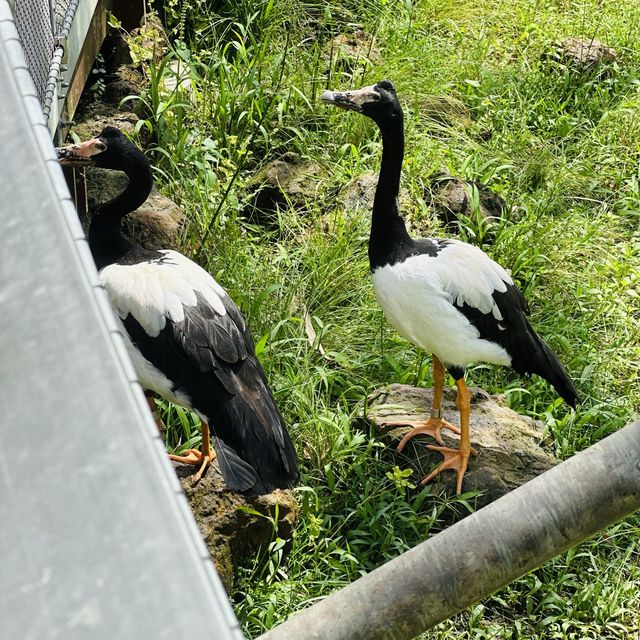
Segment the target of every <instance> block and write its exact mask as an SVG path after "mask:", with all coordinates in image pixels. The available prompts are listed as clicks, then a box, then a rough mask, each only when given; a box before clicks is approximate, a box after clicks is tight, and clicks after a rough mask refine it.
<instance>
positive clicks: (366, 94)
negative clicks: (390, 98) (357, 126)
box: [320, 86, 380, 111]
mask: <svg viewBox="0 0 640 640" xmlns="http://www.w3.org/2000/svg"><path fill="white" fill-rule="evenodd" d="M320 100H321V101H322V102H324V103H325V104H333V105H335V106H336V107H340V108H342V109H347V110H348V111H362V107H363V106H364V105H365V104H366V103H368V102H378V101H379V100H380V94H379V93H378V92H377V91H376V90H375V89H374V88H373V86H370V87H363V88H362V89H357V90H354V91H325V92H323V94H322V95H321V96H320Z"/></svg>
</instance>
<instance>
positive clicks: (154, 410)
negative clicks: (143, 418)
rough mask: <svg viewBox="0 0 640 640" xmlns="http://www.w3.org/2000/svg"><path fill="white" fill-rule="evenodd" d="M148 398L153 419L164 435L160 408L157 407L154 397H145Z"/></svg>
mask: <svg viewBox="0 0 640 640" xmlns="http://www.w3.org/2000/svg"><path fill="white" fill-rule="evenodd" d="M145 397H146V398H147V404H148V405H149V411H151V415H152V416H153V419H154V420H155V421H156V426H157V427H158V431H159V432H160V434H162V433H164V429H165V426H164V423H163V422H162V419H161V418H160V415H159V414H158V408H157V407H156V399H155V398H154V397H153V396H145Z"/></svg>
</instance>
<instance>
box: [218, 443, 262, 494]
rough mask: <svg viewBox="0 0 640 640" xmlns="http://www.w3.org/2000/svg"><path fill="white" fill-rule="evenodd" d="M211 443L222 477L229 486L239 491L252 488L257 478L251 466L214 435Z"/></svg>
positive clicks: (242, 491)
mask: <svg viewBox="0 0 640 640" xmlns="http://www.w3.org/2000/svg"><path fill="white" fill-rule="evenodd" d="M213 443H214V447H215V450H216V456H217V458H218V462H219V463H220V471H221V472H222V477H223V478H224V481H225V482H226V483H227V485H228V486H229V488H230V489H232V490H233V491H238V492H240V493H244V492H246V491H250V490H253V489H254V487H255V485H256V482H257V480H258V477H257V475H256V472H255V470H254V469H253V467H252V466H251V465H250V464H249V463H248V462H245V461H244V460H243V459H242V458H241V457H240V456H239V455H238V454H237V453H236V452H235V451H234V450H233V449H232V448H231V447H230V446H228V445H227V444H226V443H225V442H224V441H223V440H221V439H220V438H218V437H217V436H215V435H214V436H213Z"/></svg>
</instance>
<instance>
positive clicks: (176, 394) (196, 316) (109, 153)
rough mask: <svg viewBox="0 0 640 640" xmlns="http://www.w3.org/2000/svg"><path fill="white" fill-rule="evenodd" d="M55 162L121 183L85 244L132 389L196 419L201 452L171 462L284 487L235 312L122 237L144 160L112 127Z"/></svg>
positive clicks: (276, 432) (247, 488)
mask: <svg viewBox="0 0 640 640" xmlns="http://www.w3.org/2000/svg"><path fill="white" fill-rule="evenodd" d="M58 156H59V158H60V161H61V163H63V164H67V165H93V166H97V167H102V168H106V169H116V170H119V171H123V172H124V173H125V174H126V175H127V177H128V178H129V184H128V185H127V187H126V188H125V190H124V191H123V192H122V193H120V194H119V195H118V196H117V197H115V198H113V199H112V200H110V201H109V202H106V203H104V204H102V205H100V206H99V207H98V208H97V210H96V212H95V213H94V215H93V217H92V219H91V224H90V227H89V247H90V249H91V253H92V254H93V258H94V261H95V263H96V266H97V268H98V272H99V278H100V281H101V283H102V284H103V285H104V288H105V289H106V292H107V295H108V297H109V299H110V301H111V304H112V306H113V308H114V310H115V312H116V314H117V316H118V317H119V319H120V321H121V323H122V327H123V335H124V338H125V342H126V345H127V350H128V352H129V355H130V356H131V359H132V361H133V364H134V367H135V369H136V372H137V374H138V377H139V379H140V382H141V384H142V386H143V387H144V388H145V389H147V390H150V391H153V392H155V393H157V394H158V395H160V396H162V397H163V398H166V399H167V400H170V401H171V402H174V403H176V404H179V405H182V406H184V407H187V408H189V409H191V410H193V411H195V412H196V413H197V414H198V416H199V417H200V419H201V422H202V451H198V450H196V449H191V450H189V451H188V452H187V453H186V455H184V456H174V455H172V456H170V457H171V459H173V460H177V461H179V462H184V463H188V464H194V465H197V466H198V467H199V470H198V472H197V474H196V475H195V479H194V483H195V482H198V481H199V480H200V478H201V477H202V474H203V473H204V472H205V470H206V468H207V467H208V465H209V464H210V463H211V461H212V459H213V458H214V457H215V456H216V453H217V458H218V460H219V463H220V469H221V471H222V475H223V477H224V479H225V481H226V483H227V485H228V486H229V487H230V488H231V489H233V490H234V491H240V492H245V493H250V494H262V493H269V492H271V491H273V490H274V489H275V488H278V487H280V488H285V487H291V486H293V485H294V484H295V482H296V480H297V479H298V466H297V461H296V456H295V451H294V448H293V445H292V443H291V439H290V437H289V434H288V433H287V430H286V428H285V425H284V423H283V420H282V417H281V415H280V412H279V411H278V408H277V406H276V403H275V401H274V399H273V396H272V394H271V391H270V389H269V386H268V384H267V381H266V379H265V375H264V372H263V370H262V367H261V366H260V363H259V362H258V359H257V358H256V356H255V349H254V344H253V339H252V337H251V334H250V332H249V329H248V328H247V325H246V323H245V320H244V318H243V317H242V314H241V313H240V311H239V309H238V307H237V306H236V305H235V304H234V302H233V300H231V298H230V297H229V296H228V295H227V293H226V292H225V290H224V289H223V288H222V287H221V286H220V285H219V284H218V283H217V282H216V281H215V280H214V279H213V278H212V277H211V275H209V274H208V273H207V272H206V271H205V270H204V269H202V268H200V267H199V266H198V265H197V264H196V263H195V262H192V261H191V260H189V259H188V258H186V257H185V256H183V255H182V254H180V253H178V252H176V251H170V250H162V251H149V250H147V249H144V248H142V247H140V246H138V245H136V244H134V243H133V242H131V241H130V240H129V239H128V238H126V237H125V236H124V235H123V234H122V230H121V221H122V219H123V217H124V216H126V215H127V214H128V213H130V212H132V211H134V210H135V209H136V208H137V207H139V206H140V205H141V204H142V203H143V202H144V201H145V200H146V199H147V197H148V196H149V193H150V192H151V188H152V185H153V179H152V175H151V167H150V165H149V162H148V161H147V159H146V158H145V156H144V154H143V153H142V152H141V151H140V150H139V149H138V148H137V147H136V146H135V145H133V144H132V143H131V142H130V141H129V140H128V139H127V138H126V137H125V136H124V134H123V133H122V132H121V131H120V130H119V129H116V128H114V127H106V128H105V129H104V130H103V131H102V133H101V134H100V135H99V136H98V137H97V138H94V139H92V140H88V141H86V142H82V143H80V144H77V145H72V146H70V147H65V148H63V149H59V150H58ZM209 424H211V427H212V432H213V434H212V435H213V439H214V444H215V450H216V453H213V452H212V451H211V444H210V432H209Z"/></svg>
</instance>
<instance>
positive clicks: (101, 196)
mask: <svg viewBox="0 0 640 640" xmlns="http://www.w3.org/2000/svg"><path fill="white" fill-rule="evenodd" d="M85 171H86V178H87V205H88V212H89V213H87V212H85V213H81V214H80V221H81V222H82V226H83V228H84V229H85V232H86V231H87V230H88V228H89V222H90V219H91V214H90V212H92V211H94V210H95V208H96V207H97V206H98V205H99V204H102V203H104V202H106V201H107V200H111V199H112V198H115V197H116V196H117V195H118V194H119V193H121V192H122V191H123V190H124V189H125V188H126V186H127V183H128V179H127V177H126V176H125V175H124V174H123V173H122V172H120V171H111V170H110V169H98V168H94V167H88V168H87V169H86V170H85ZM78 209H79V211H80V209H81V207H78ZM184 225H185V218H184V215H183V213H182V210H181V209H180V207H178V205H177V204H176V203H175V202H174V201H173V200H171V199H170V198H167V197H166V196H163V195H162V194H161V193H160V192H159V191H158V190H157V189H156V188H155V186H154V187H153V190H152V192H151V195H150V196H149V198H147V201H146V202H145V203H144V204H142V205H141V206H140V207H139V208H138V209H137V210H136V211H134V212H133V213H132V214H130V215H128V216H127V217H126V218H125V220H124V232H125V234H126V235H127V236H128V237H130V238H132V239H133V240H134V242H137V243H138V244H140V245H142V246H143V247H145V248H147V249H175V248H177V247H178V245H179V244H180V235H181V233H182V229H183V228H184Z"/></svg>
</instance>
